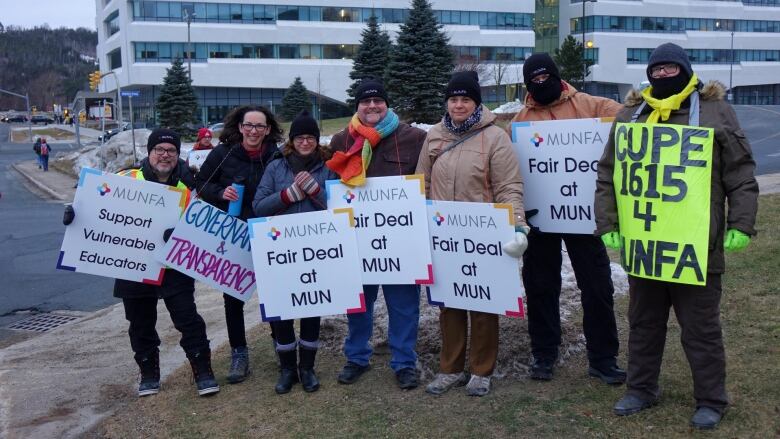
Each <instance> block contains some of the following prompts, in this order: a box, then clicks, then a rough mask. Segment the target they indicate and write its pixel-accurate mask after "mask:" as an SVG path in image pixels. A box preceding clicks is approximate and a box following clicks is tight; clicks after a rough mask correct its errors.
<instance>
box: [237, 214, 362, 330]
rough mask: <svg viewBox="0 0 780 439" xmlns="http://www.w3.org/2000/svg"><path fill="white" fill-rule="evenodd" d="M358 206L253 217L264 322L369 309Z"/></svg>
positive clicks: (254, 247)
mask: <svg viewBox="0 0 780 439" xmlns="http://www.w3.org/2000/svg"><path fill="white" fill-rule="evenodd" d="M355 225H356V224H355V217H354V216H353V212H352V209H334V210H321V211H317V212H307V213H298V214H294V215H279V216H273V217H265V218H252V219H250V220H249V230H250V237H251V238H250V240H251V244H252V261H253V262H254V267H255V272H256V273H257V277H258V278H260V279H262V280H263V283H262V285H261V286H260V287H258V289H257V296H258V298H259V300H260V316H261V317H262V319H263V321H265V322H268V321H274V320H288V319H297V318H303V317H316V316H326V315H333V314H344V313H353V312H358V313H359V312H365V311H366V301H365V297H364V296H363V284H362V280H361V277H360V271H358V269H357V267H359V266H360V262H359V261H360V258H359V257H358V245H357V240H356V238H355Z"/></svg>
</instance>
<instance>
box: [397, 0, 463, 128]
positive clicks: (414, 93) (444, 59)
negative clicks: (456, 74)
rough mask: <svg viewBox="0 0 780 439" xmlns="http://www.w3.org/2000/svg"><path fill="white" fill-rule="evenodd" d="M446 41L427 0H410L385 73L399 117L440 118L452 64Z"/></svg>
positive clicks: (434, 119) (450, 52) (429, 120)
mask: <svg viewBox="0 0 780 439" xmlns="http://www.w3.org/2000/svg"><path fill="white" fill-rule="evenodd" d="M448 43H449V38H448V37H447V36H446V35H445V34H444V32H442V25H441V24H439V23H438V22H437V21H436V17H435V16H434V15H433V10H432V9H431V4H430V3H429V2H428V0H412V9H411V10H410V11H409V17H408V18H407V19H406V22H405V23H404V24H402V25H401V31H400V33H399V34H398V41H397V44H396V45H395V47H394V48H393V50H392V51H391V55H390V62H389V63H388V66H387V72H386V75H387V84H386V86H387V92H388V95H389V98H390V104H391V105H392V107H393V108H394V109H395V111H396V112H397V113H398V115H399V116H400V117H401V118H402V119H403V120H405V121H414V122H424V123H435V122H437V121H439V120H440V119H441V115H442V111H443V102H444V88H445V86H446V85H447V82H448V81H449V77H450V73H451V72H452V69H453V67H454V66H453V58H454V55H453V53H452V50H451V49H450V47H449V45H448Z"/></svg>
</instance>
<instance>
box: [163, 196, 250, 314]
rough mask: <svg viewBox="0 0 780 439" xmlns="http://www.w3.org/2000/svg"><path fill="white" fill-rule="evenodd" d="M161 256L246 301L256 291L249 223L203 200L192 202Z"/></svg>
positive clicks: (169, 264)
mask: <svg viewBox="0 0 780 439" xmlns="http://www.w3.org/2000/svg"><path fill="white" fill-rule="evenodd" d="M157 257H158V260H159V261H160V262H162V263H163V264H165V265H167V266H168V267H171V268H174V269H176V270H178V271H180V272H182V273H184V274H186V275H187V276H190V277H192V278H193V279H196V280H199V281H201V282H205V283H207V284H209V285H211V286H212V287H214V288H216V289H218V290H220V291H223V292H225V293H226V294H229V295H231V296H233V297H235V298H236V299H239V300H243V301H244V302H246V301H247V300H249V298H250V297H252V293H253V292H254V291H255V281H256V279H255V269H254V267H253V266H252V251H251V248H250V246H249V226H248V225H247V223H246V222H244V221H242V220H241V219H239V218H236V217H233V216H230V215H228V214H227V212H225V211H223V210H220V209H218V208H216V207H214V206H212V205H211V204H208V203H206V202H205V201H203V200H199V199H196V200H194V201H192V202H190V204H189V206H187V210H185V211H184V215H182V216H181V218H180V219H179V223H178V224H176V228H175V229H174V230H173V233H172V234H171V237H170V238H169V239H168V242H167V243H166V244H165V247H163V249H162V251H161V252H159V253H157Z"/></svg>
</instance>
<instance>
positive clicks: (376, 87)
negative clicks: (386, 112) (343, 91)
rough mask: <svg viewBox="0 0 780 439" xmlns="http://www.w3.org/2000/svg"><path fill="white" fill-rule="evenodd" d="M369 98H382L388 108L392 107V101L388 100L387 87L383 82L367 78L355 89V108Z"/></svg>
mask: <svg viewBox="0 0 780 439" xmlns="http://www.w3.org/2000/svg"><path fill="white" fill-rule="evenodd" d="M368 98H382V99H384V101H385V104H387V106H388V107H389V106H390V100H389V99H387V92H386V91H385V86H384V85H383V84H382V82H381V81H378V80H377V79H374V78H365V79H363V80H362V81H360V84H359V85H358V86H357V88H356V89H355V108H357V105H358V103H360V101H362V100H363V99H368Z"/></svg>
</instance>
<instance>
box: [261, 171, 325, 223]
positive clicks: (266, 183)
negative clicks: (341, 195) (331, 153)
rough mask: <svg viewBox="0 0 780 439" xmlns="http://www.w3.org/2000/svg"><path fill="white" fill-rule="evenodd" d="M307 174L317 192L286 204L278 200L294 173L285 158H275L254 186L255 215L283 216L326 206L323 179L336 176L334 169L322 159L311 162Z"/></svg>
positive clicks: (291, 182)
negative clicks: (315, 183)
mask: <svg viewBox="0 0 780 439" xmlns="http://www.w3.org/2000/svg"><path fill="white" fill-rule="evenodd" d="M309 174H311V176H312V177H314V179H315V180H317V184H319V185H320V192H319V193H318V194H317V196H316V197H315V199H312V198H310V197H308V196H307V197H306V199H305V200H303V201H300V202H298V203H293V204H289V205H288V204H285V202H284V201H282V191H283V190H285V189H287V188H288V187H290V186H291V185H292V184H293V181H294V180H295V173H293V171H292V169H290V164H289V163H288V162H287V158H286V157H282V158H278V159H276V160H274V161H272V162H271V163H269V164H268V169H266V171H265V174H263V178H262V180H260V184H259V185H258V186H257V192H256V193H255V200H254V202H253V203H252V207H253V208H254V211H255V216H258V217H262V216H275V215H287V214H291V213H303V212H314V211H316V210H325V209H326V207H327V199H326V197H325V195H326V194H325V181H327V180H335V179H338V178H339V177H338V175H336V173H335V172H333V171H331V170H330V169H328V168H327V167H326V166H325V163H323V162H322V161H319V162H318V163H317V164H316V165H314V167H313V168H312V169H311V170H310V171H309Z"/></svg>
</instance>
